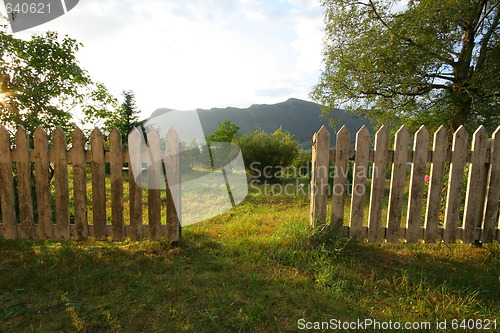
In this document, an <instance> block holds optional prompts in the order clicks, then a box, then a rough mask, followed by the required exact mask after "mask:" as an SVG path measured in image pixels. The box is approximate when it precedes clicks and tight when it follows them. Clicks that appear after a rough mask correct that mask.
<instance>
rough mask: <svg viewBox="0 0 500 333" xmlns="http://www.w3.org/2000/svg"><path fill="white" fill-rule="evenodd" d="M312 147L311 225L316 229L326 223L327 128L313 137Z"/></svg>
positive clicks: (328, 136) (328, 153)
mask: <svg viewBox="0 0 500 333" xmlns="http://www.w3.org/2000/svg"><path fill="white" fill-rule="evenodd" d="M312 146H313V151H312V161H311V162H312V163H311V164H312V171H311V174H312V177H311V213H310V214H311V215H310V225H311V226H312V227H316V226H318V225H321V224H325V222H326V201H327V196H328V169H329V168H328V167H329V164H330V133H329V132H328V130H327V129H326V127H325V126H322V127H321V128H320V130H319V131H318V132H317V133H316V134H315V135H314V136H313V142H312Z"/></svg>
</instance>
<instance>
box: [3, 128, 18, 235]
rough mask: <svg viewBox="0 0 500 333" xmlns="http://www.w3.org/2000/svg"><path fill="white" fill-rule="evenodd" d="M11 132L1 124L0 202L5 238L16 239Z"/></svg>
mask: <svg viewBox="0 0 500 333" xmlns="http://www.w3.org/2000/svg"><path fill="white" fill-rule="evenodd" d="M12 171H13V170H12V152H11V150H10V137H9V132H8V131H7V129H5V127H3V126H0V202H1V204H2V225H3V228H0V231H2V233H3V236H4V238H6V239H16V238H17V227H16V209H15V197H14V173H13V172H12Z"/></svg>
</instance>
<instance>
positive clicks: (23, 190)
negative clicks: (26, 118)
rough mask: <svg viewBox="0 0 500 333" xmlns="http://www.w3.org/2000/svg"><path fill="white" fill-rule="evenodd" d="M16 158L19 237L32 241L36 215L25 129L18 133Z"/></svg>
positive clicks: (20, 128)
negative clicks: (34, 213) (34, 212)
mask: <svg viewBox="0 0 500 333" xmlns="http://www.w3.org/2000/svg"><path fill="white" fill-rule="evenodd" d="M16 157H17V162H16V170H17V178H18V181H17V185H18V186H17V191H18V198H19V221H20V223H19V226H20V228H19V229H18V235H19V237H21V238H23V239H32V238H33V236H34V233H33V224H34V215H33V198H32V196H31V163H30V160H31V158H30V147H29V139H28V133H27V132H26V130H25V129H24V128H23V127H19V129H18V130H17V133H16Z"/></svg>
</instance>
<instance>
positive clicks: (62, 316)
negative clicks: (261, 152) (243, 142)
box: [0, 191, 500, 332]
mask: <svg viewBox="0 0 500 333" xmlns="http://www.w3.org/2000/svg"><path fill="white" fill-rule="evenodd" d="M259 192H261V193H257V192H256V191H254V192H253V193H250V195H249V196H248V197H247V198H246V199H245V200H244V202H243V203H242V204H240V205H239V206H237V207H236V208H235V209H233V210H231V211H228V212H226V213H224V214H222V215H219V216H217V217H214V218H212V219H210V220H207V221H204V222H201V223H198V224H194V225H190V226H187V227H185V228H183V241H182V244H181V245H180V246H176V247H173V246H171V245H170V244H168V243H167V242H165V241H160V242H151V241H142V242H130V241H128V240H126V241H124V242H95V241H68V242H57V241H20V240H18V241H7V240H3V239H2V240H0V319H1V320H0V332H35V331H36V332H54V331H74V332H139V331H144V332H146V331H147V332H224V331H229V332H294V331H298V330H299V328H304V325H305V324H304V323H310V324H312V323H314V322H331V320H340V321H343V322H350V321H357V320H364V319H366V318H369V319H373V320H376V321H379V322H388V321H392V322H400V323H405V322H418V323H423V322H429V323H431V325H432V326H431V330H430V331H440V330H438V329H437V328H436V322H437V321H441V322H442V321H444V320H447V325H448V326H447V330H449V329H450V325H451V322H452V321H453V320H463V319H475V320H479V321H482V322H486V321H487V320H496V323H495V324H496V325H497V327H498V326H500V318H499V317H498V313H500V244H499V243H494V244H484V245H483V246H482V247H480V248H478V247H473V246H471V245H470V244H467V245H466V244H444V243H437V244H368V243H363V242H354V241H352V240H349V239H346V238H337V237H330V235H328V234H326V233H325V232H324V231H321V230H316V231H312V230H310V228H309V226H308V214H309V201H308V199H307V197H305V196H302V195H296V196H289V195H266V194H264V192H263V191H259ZM491 325H493V322H492V323H491ZM491 325H490V327H493V326H491ZM421 327H424V326H421ZM317 331H323V330H321V329H320V330H317ZM369 331H386V330H383V329H381V328H380V329H376V328H374V329H373V328H372V329H371V330H369ZM414 331H419V330H414ZM421 331H424V329H421ZM425 331H429V330H425Z"/></svg>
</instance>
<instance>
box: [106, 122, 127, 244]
mask: <svg viewBox="0 0 500 333" xmlns="http://www.w3.org/2000/svg"><path fill="white" fill-rule="evenodd" d="M109 154H110V158H109V163H110V172H111V224H112V239H113V241H122V240H123V238H124V226H123V209H124V204H123V154H122V136H121V135H120V132H119V131H118V129H116V128H115V129H113V131H112V132H111V134H110V137H109Z"/></svg>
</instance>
